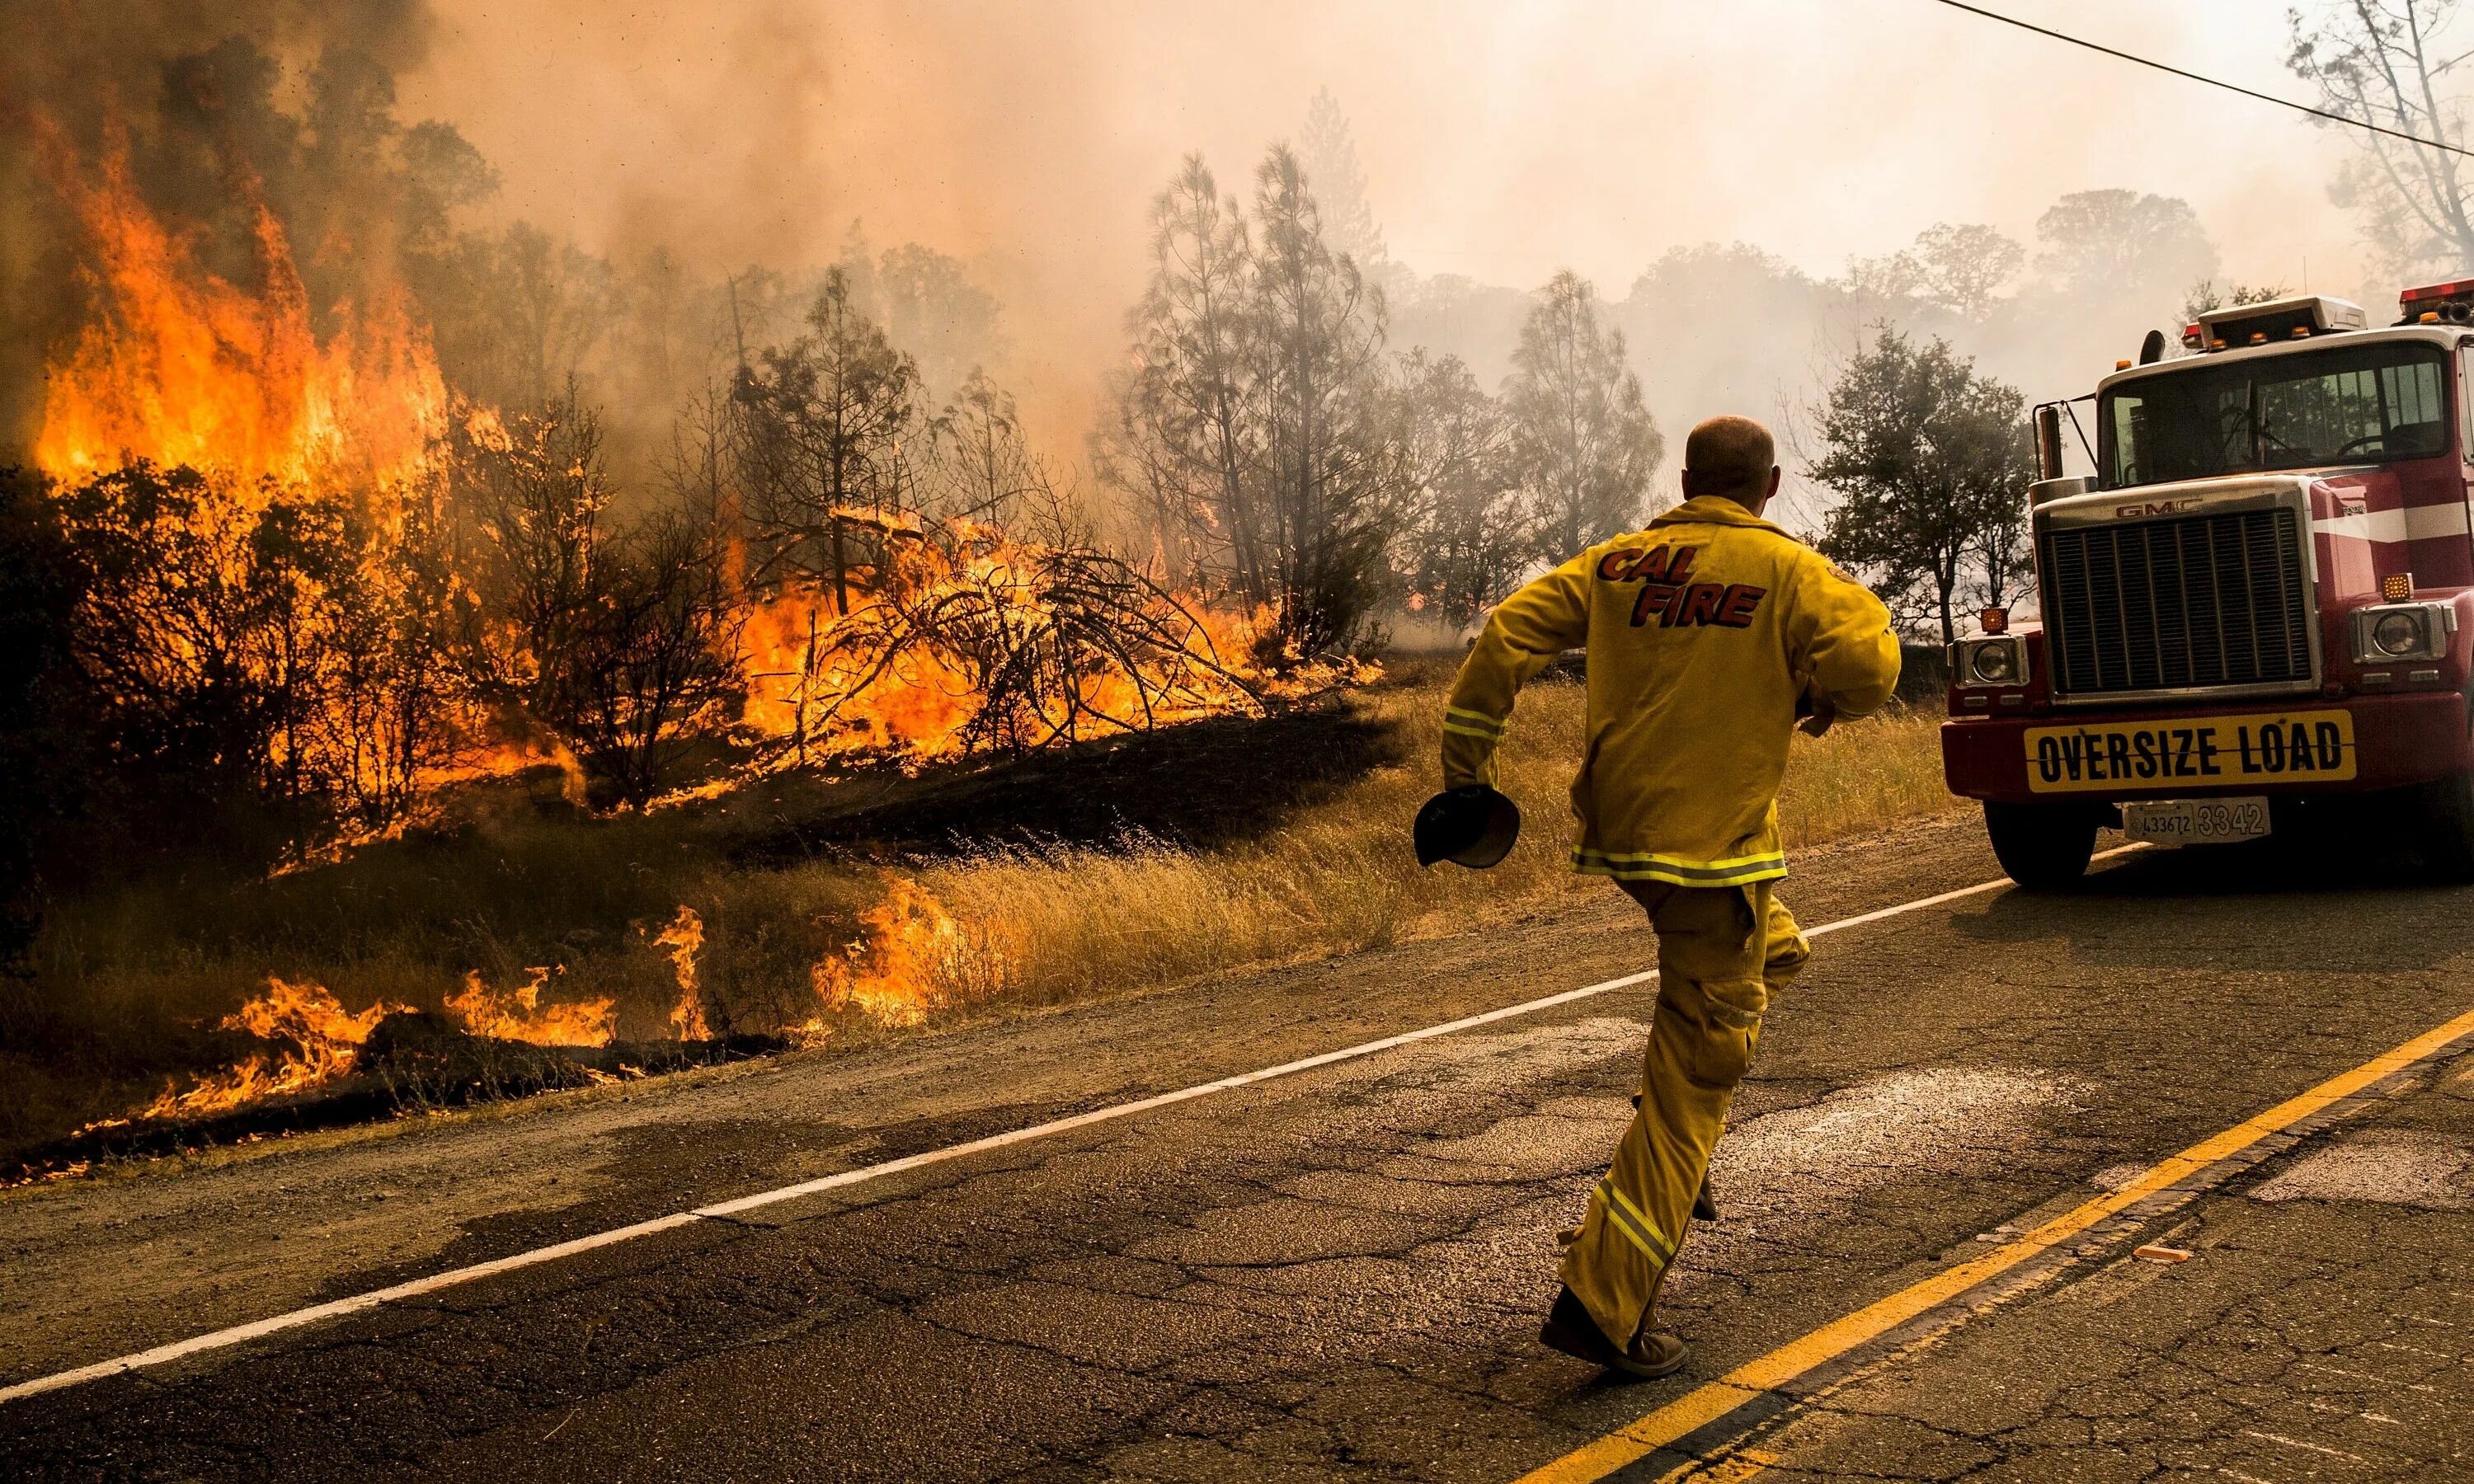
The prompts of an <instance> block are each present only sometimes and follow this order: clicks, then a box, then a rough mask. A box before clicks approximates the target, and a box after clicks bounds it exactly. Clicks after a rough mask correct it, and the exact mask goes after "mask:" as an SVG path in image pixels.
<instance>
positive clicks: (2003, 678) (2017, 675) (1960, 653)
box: [1951, 635, 2027, 686]
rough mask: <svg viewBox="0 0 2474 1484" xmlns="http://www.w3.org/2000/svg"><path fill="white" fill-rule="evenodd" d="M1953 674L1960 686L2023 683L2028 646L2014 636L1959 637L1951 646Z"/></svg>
mask: <svg viewBox="0 0 2474 1484" xmlns="http://www.w3.org/2000/svg"><path fill="white" fill-rule="evenodd" d="M1953 647H1954V648H1955V650H1956V651H1957V653H1956V654H1954V655H1953V656H1952V666H1951V669H1952V676H1953V679H1954V680H1956V681H1957V682H1958V683H1959V684H1960V685H1961V686H1994V685H2025V683H2027V646H2026V643H2025V641H2024V640H2021V639H2019V638H2017V637H2015V636H2011V635H2003V636H2001V637H1999V638H1986V639H1961V640H1959V641H1958V643H1957V644H1956V645H1955V646H1953Z"/></svg>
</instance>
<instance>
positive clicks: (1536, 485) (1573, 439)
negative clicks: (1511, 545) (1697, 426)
mask: <svg viewBox="0 0 2474 1484" xmlns="http://www.w3.org/2000/svg"><path fill="white" fill-rule="evenodd" d="M1503 401H1504V408H1505V411H1506V413H1507V415H1508V416H1509V417H1510V419H1511V425H1512V449H1513V467H1514V469H1515V470H1516V474H1517V476H1518V478H1519V481H1520V488H1521V492H1522V497H1523V500H1524V502H1525V507H1526V511H1527V519H1528V523H1529V529H1530V542H1531V549H1532V551H1533V553H1534V554H1535V555H1536V556H1538V557H1539V558H1540V559H1541V560H1543V561H1547V562H1561V561H1563V560H1564V559H1565V558H1567V557H1570V556H1572V555H1573V554H1574V553H1576V552H1578V551H1580V550H1581V549H1582V548H1583V547H1586V546H1588V545H1589V544H1591V543H1592V542H1595V541H1601V540H1604V539H1607V538H1608V537H1611V536H1615V535H1618V534H1620V533H1622V532H1624V531H1628V530H1630V529H1632V528H1633V526H1634V525H1635V523H1636V522H1637V520H1638V518H1639V516H1640V512H1641V505H1642V502H1643V500H1644V499H1645V498H1646V497H1647V496H1648V494H1649V481H1650V476H1651V475H1652V474H1655V473H1656V472H1657V471H1658V464H1659V460H1661V458H1663V457H1665V453H1666V441H1665V439H1664V438H1662V437H1661V436H1660V434H1659V431H1658V422H1657V420H1656V419H1653V418H1652V417H1651V416H1650V415H1649V409H1648V408H1647V407H1646V406H1645V405H1643V404H1642V401H1641V395H1640V378H1639V377H1638V376H1637V375H1635V374H1633V372H1632V371H1631V369H1630V368H1629V367H1627V366H1626V365H1625V364H1624V339H1623V332H1622V331H1621V330H1618V329H1614V328H1613V327H1612V326H1609V325H1607V324H1605V323H1601V320H1600V316H1599V313H1598V298H1597V291H1596V290H1595V289H1594V288H1592V287H1590V285H1589V280H1588V279H1586V278H1583V277H1582V276H1581V275H1578V274H1576V273H1573V272H1572V271H1571V270H1569V269H1565V270H1564V271H1563V272H1561V273H1558V274H1557V275H1555V276H1554V277H1553V278H1551V279H1549V280H1547V283H1546V286H1545V287H1544V288H1543V289H1541V290H1540V291H1539V294H1538V298H1537V300H1536V302H1535V303H1534V304H1532V305H1531V307H1530V311H1529V318H1528V321H1527V322H1526V323H1523V324H1522V325H1521V327H1520V346H1519V348H1518V349H1516V350H1515V351H1514V352H1513V353H1512V374H1511V375H1510V376H1508V377H1506V378H1505V380H1504V383H1503Z"/></svg>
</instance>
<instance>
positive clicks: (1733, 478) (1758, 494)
mask: <svg viewBox="0 0 2474 1484" xmlns="http://www.w3.org/2000/svg"><path fill="white" fill-rule="evenodd" d="M1778 482H1779V470H1778V448H1777V446H1776V445H1775V444H1774V443H1771V441H1770V430H1769V429H1767V428H1765V427H1763V426H1761V425H1760V424H1759V423H1758V422H1755V421H1754V420H1753V419H1750V418H1735V417H1726V418H1712V419H1710V420H1709V421H1707V422H1704V423H1702V424H1701V425H1700V426H1699V427H1697V428H1694V429H1693V430H1692V433H1691V436H1690V437H1688V438H1686V439H1685V440H1684V497H1685V498H1686V499H1687V500H1688V499H1695V498H1698V497H1699V496H1701V495H1705V494H1721V495H1725V496H1726V497H1727V498H1728V499H1731V500H1733V501H1734V502H1735V503H1736V504H1738V505H1741V506H1742V507H1744V508H1745V509H1746V510H1749V511H1752V512H1754V513H1755V514H1758V513H1759V511H1760V508H1761V507H1762V506H1764V505H1766V504H1768V503H1769V499H1770V496H1771V495H1772V494H1775V493H1776V492H1777V491H1778Z"/></svg>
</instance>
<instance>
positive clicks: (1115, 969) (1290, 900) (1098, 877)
mask: <svg viewBox="0 0 2474 1484" xmlns="http://www.w3.org/2000/svg"><path fill="white" fill-rule="evenodd" d="M1358 704H1359V705H1361V706H1367V707H1369V708H1370V709H1372V710H1374V711H1375V712H1377V713H1378V714H1379V715H1381V716H1382V718H1383V719H1384V720H1385V722H1386V723H1387V724H1388V725H1389V726H1391V727H1393V728H1395V729H1397V730H1399V731H1400V732H1402V733H1403V734H1405V738H1406V741H1407V755H1408V756H1409V757H1410V758H1412V759H1414V760H1413V761H1412V762H1410V763H1409V764H1407V765H1405V766H1397V767H1390V768H1381V769H1377V770H1375V771H1374V772H1373V773H1371V774H1370V775H1368V776H1367V777H1366V778H1363V779H1361V780H1360V781H1359V782H1358V783H1356V784H1355V785H1354V786H1352V787H1350V788H1348V789H1347V790H1346V791H1345V792H1344V793H1343V794H1342V795H1341V796H1340V797H1339V798H1338V799H1336V800H1334V801H1332V802H1329V803H1327V804H1325V805H1324V806H1322V807H1321V808H1318V809H1315V810H1313V811H1311V812H1309V813H1306V814H1304V815H1303V816H1302V817H1300V818H1298V819H1296V820H1295V821H1293V822H1291V823H1290V824H1289V825H1287V826H1285V827H1283V828H1281V829H1280V830H1278V831H1277V832H1275V833H1273V834H1272V835H1270V836H1269V837H1267V838H1265V839H1263V840H1261V841H1259V842H1253V843H1249V844H1245V845H1240V846H1235V847H1230V848H1227V849H1224V850H1216V851H1211V852H1207V853H1202V852H1194V851H1188V850H1177V849H1175V848H1173V847H1170V846H1166V845H1163V844H1160V843H1158V842H1156V841H1152V840H1147V839H1142V838H1134V839H1129V840H1128V841H1126V842H1124V843H1123V844H1122V846H1121V847H1119V848H1117V849H1112V850H1090V849H1079V850H1078V849H1053V850H990V851H986V852H983V853H981V854H978V855H974V856H967V857H963V858H960V859H956V860H951V861H947V862H944V863H941V864H938V865H935V866H934V867H931V868H930V869H928V870H926V871H925V872H923V873H921V880H922V882H923V884H925V885H926V886H928V887H929V889H930V890H932V891H933V892H934V893H935V894H936V895H937V896H938V897H939V898H942V899H944V900H945V901H947V902H949V903H952V904H953V905H954V907H955V910H956V911H957V913H958V915H960V916H961V918H962V919H963V920H964V922H965V924H966V925H967V926H968V928H969V929H970V930H971V936H972V938H973V940H974V941H976V942H982V943H994V944H998V945H1003V947H1004V948H1005V950H1006V951H1007V952H1008V953H1009V955H1010V958H1011V961H1012V962H1011V966H1010V968H1011V971H1010V973H1009V974H1008V975H1007V978H1008V979H1009V981H1010V982H1011V983H1012V984H1013V985H1014V986H1015V991H1016V993H1019V994H1021V995H1022V996H1024V997H1026V998H1028V999H1031V1000H1033V1001H1038V1002H1050V1001H1055V1000H1061V999H1069V998H1074V997H1077V996H1080V995H1084V994H1090V993H1106V992H1112V991H1123V990H1127V989H1131V988H1138V987H1141V986H1145V985H1153V984H1159V983H1162V982H1170V981H1175V980H1178V979H1182V978H1187V977H1190V976H1193V975H1196V974H1200V973H1205V972H1210V971H1214V970H1221V969H1232V968H1237V967H1241V966H1245V965H1250V964H1260V963H1266V962H1277V961H1283V960H1295V959H1298V958H1304V957H1311V956H1319V955H1322V954H1330V953H1342V952H1349V951H1353V950H1357V949H1361V948H1367V947H1372V946H1377V945H1383V944H1387V943H1392V942H1396V941H1400V940H1403V939H1412V938H1427V937H1436V936H1442V935H1446V934H1450V933H1453V932H1460V931H1466V930H1468V929H1469V928H1471V927H1474V926H1479V925H1483V924H1485V923H1487V922H1493V921H1500V920H1501V919H1503V918H1505V917H1507V916H1511V915H1514V914H1517V913H1521V912H1526V911H1533V910H1536V909H1537V908H1539V907H1540V906H1541V905H1550V904H1552V903H1554V902H1556V901H1558V900H1561V899H1564V898H1573V897H1576V896H1581V895H1595V894H1599V893H1603V892H1604V891H1605V887H1604V885H1603V883H1600V882H1598V881H1596V880H1595V879H1594V878H1586V877H1577V876H1575V875H1574V874H1572V872H1571V869H1570V865H1569V860H1570V852H1571V848H1572V830H1573V825H1572V819H1571V812H1570V809H1569V807H1568V806H1567V805H1566V803H1565V802H1564V791H1565V789H1566V787H1567V786H1568V784H1569V782H1570V778H1571V773H1572V769H1573V766H1574V762H1575V760H1576V759H1577V758H1578V757H1579V755H1580V751H1581V737H1582V725H1583V691H1582V688H1581V687H1580V686H1579V685H1577V684H1573V683H1551V682H1550V683H1540V684H1536V685H1533V686H1532V687H1531V688H1530V689H1529V690H1528V691H1527V692H1526V693H1525V694H1524V695H1523V696H1522V698H1521V701H1520V706H1519V709H1518V713H1517V715H1516V717H1515V720H1514V725H1513V729H1512V734H1511V740H1510V741H1509V743H1508V744H1507V746H1506V750H1505V753H1504V755H1503V759H1502V775H1503V778H1502V787H1503V788H1504V790H1505V792H1507V793H1509V794H1511V795H1512V796H1513V798H1514V799H1515V800H1516V801H1517V802H1519V804H1520V807H1521V812H1522V814H1523V816H1524V819H1525V821H1526V825H1525V827H1524V828H1523V829H1522V831H1521V836H1520V841H1519V843H1518V844H1517V845H1516V847H1515V848H1514V850H1513V852H1512V854H1511V855H1510V856H1509V857H1507V858H1506V859H1505V860H1504V861H1503V863H1502V864H1501V865H1499V866H1497V867H1495V868H1494V869H1493V870H1492V871H1487V872H1469V871H1463V870H1459V869H1457V868H1449V867H1439V868H1436V869H1434V870H1420V869H1419V866H1418V864H1417V861H1416V859H1415V857H1414V856H1413V855H1412V854H1411V853H1410V850H1409V843H1408V838H1407V826H1408V821H1409V820H1410V818H1411V817H1412V815H1413V814H1414V813H1415V812H1416V810H1417V807H1418V805H1419V802H1422V801H1423V800H1424V798H1425V797H1426V795H1427V794H1428V793H1429V792H1431V791H1432V789H1433V787H1434V764H1433V763H1432V761H1431V759H1432V758H1433V757H1434V756H1435V755H1436V753H1437V751H1438V750H1439V747H1440V744H1441V736H1442V733H1441V719H1442V688H1441V686H1440V685H1437V684H1433V683H1429V684H1423V685H1416V686H1406V685H1403V686H1395V687H1389V688H1386V689H1384V690H1381V691H1377V692H1375V693H1373V694H1371V695H1369V696H1367V697H1365V698H1362V699H1361V700H1360V702H1359V703H1358ZM1938 729H1939V723H1938V721H1936V720H1934V719H1932V718H1929V717H1925V716H1919V715H1915V714H1913V713H1905V714H1899V715H1893V716H1883V717H1877V718H1873V719H1870V720H1867V721H1863V722H1859V723H1851V724H1848V725H1846V726H1843V727H1840V728H1837V729H1834V730H1832V731H1831V733H1830V734H1829V735H1828V736H1826V737H1822V738H1819V739H1814V738H1807V737H1803V736H1799V737H1798V738H1797V739H1796V748H1795V752H1794V754H1793V755H1792V758H1791V760H1790V764H1789V768H1788V772H1787V778H1786V782H1785V786H1784V788H1783V790H1782V793H1781V797H1780V817H1781V825H1782V828H1783V833H1784V834H1785V836H1786V843H1787V845H1788V847H1789V849H1794V848H1796V847H1800V846H1807V845H1813V844H1817V843H1819V842H1822V841H1825V840H1834V839H1839V838H1842V837H1844V836H1848V835H1852V834H1857V833H1861V832H1863V831H1866V830H1870V829H1877V828H1880V827H1882V826H1887V825H1890V824H1893V823H1895V822H1897V821H1900V820H1904V819H1911V818H1914V817H1916V816H1919V815H1924V814H1930V813H1935V812H1938V811H1941V810H1944V809H1948V808H1951V807H1953V806H1954V805H1955V804H1956V802H1957V801H1955V800H1953V798H1952V797H1951V795H1950V793H1949V792H1948V790H1947V789H1946V788H1945V787H1944V786H1943V783H1942V772H1941V752H1940V747H1939V743H1938V740H1937V733H1938Z"/></svg>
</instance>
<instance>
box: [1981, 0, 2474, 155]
mask: <svg viewBox="0 0 2474 1484" xmlns="http://www.w3.org/2000/svg"><path fill="white" fill-rule="evenodd" d="M1936 3H1938V4H1941V5H1946V6H1949V7H1950V8H1951V9H1952V10H1953V11H1965V12H1967V13H1968V14H1970V15H1981V16H1983V17H1984V18H1985V19H1986V20H1996V21H2000V22H2001V24H2003V25H2005V26H2016V27H2018V28H2019V29H2020V30H2022V31H2032V32H2034V33H2035V34H2036V35H2038V36H2050V37H2051V38H2052V39H2054V40H2056V41H2067V42H2069V43H2070V44H2071V45H2073V46H2081V47H2085V48H2087V49H2088V50H2089V51H2091V52H2102V53H2103V54H2104V55H2105V56H2107V57H2114V58H2119V59H2121V60H2123V61H2128V62H2136V63H2138V64H2139V65H2140V66H2143V67H2153V68H2154V69H2156V70H2157V71H2159V72H2170V73H2171V74H2173V75H2174V76H2175V77H2177V78H2188V79H2190V80H2191V81H2192V82H2194V83H2205V84H2208V85H2209V86H2210V87H2221V88H2223V89H2224V90H2225V91H2227V92H2229V93H2240V94H2242V95H2243V96H2244V97H2245V98H2256V99H2258V100H2259V101H2260V102H2262V103H2272V104H2274V105H2276V106H2277V107H2278V108H2292V110H2293V111H2294V112H2296V113H2308V114H2310V115H2311V116H2312V117H2313V118H2318V119H2326V120H2327V121H2328V122H2330V123H2332V124H2344V125H2347V126H2348V127H2350V128H2354V129H2367V130H2369V131H2370V132H2373V133H2375V134H2386V135H2388V136H2389V138H2391V139H2403V140H2404V141H2405V142H2406V143H2408V144H2418V145H2420V146H2422V147H2423V148H2424V149H2426V150H2445V151H2446V152H2447V153H2449V154H2451V155H2462V156H2465V157H2466V158H2468V159H2474V150H2467V149H2460V148H2459V147H2458V146H2456V145H2453V144H2443V143H2441V142H2440V141H2439V140H2437V139H2426V138H2424V137H2422V136H2421V135H2420V134H2410V133H2407V132H2405V131H2403V130H2401V129H2389V128H2388V127H2387V126H2385V125H2381V124H2374V123H2372V122H2370V121H2369V120H2367V119H2359V118H2348V117H2347V116H2345V115H2344V114H2342V113H2331V112H2329V111H2328V110H2327V109H2325V108H2313V107H2311V106H2310V105H2309V104H2307V103H2295V102H2294V101H2293V100H2292V99H2291V98H2279V97H2277V96H2276V95H2275V94H2273V93H2260V92H2253V91H2252V90H2251V89H2249V88H2247V87H2244V86H2242V85H2241V84H2235V83H2228V82H2225V81H2224V80H2223V79H2221V78H2212V77H2208V76H2206V75H2205V74H2203V73H2197V72H2185V71H2183V70H2182V69H2181V68H2179V67H2175V66H2169V65H2168V64H2166V63H2164V62H2161V61H2155V60H2150V59H2148V58H2146V57H2142V56H2140V55H2138V54H2137V53H2135V52H2122V51H2116V50H2114V49H2113V48H2112V47H2110V46H2104V45H2100V44H2099V43H2098V42H2095V41H2090V40H2086V39H2084V38H2082V37H2079V36H2072V35H2070V34H2069V33H2067V32H2061V31H2049V30H2047V29H2046V28H2044V27H2042V26H2038V25H2034V24H2031V23H2029V22H2027V21H2024V20H2021V19H2019V18H2018V17H2017V16H2015V15H2004V14H2002V13H2001V12H1998V11H1988V10H1984V9H1982V8H1981V7H1979V6H1973V5H1968V4H1966V3H1965V0H1936Z"/></svg>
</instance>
